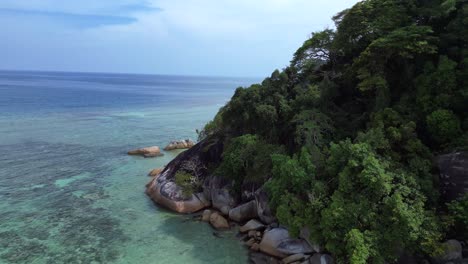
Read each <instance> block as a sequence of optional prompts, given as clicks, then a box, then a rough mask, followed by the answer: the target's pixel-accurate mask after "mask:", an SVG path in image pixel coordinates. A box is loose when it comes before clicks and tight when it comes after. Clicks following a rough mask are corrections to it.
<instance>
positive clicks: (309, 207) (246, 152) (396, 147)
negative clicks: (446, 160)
mask: <svg viewBox="0 0 468 264" xmlns="http://www.w3.org/2000/svg"><path fill="white" fill-rule="evenodd" d="M333 19H334V21H335V24H336V29H327V30H324V31H321V32H316V33H313V34H312V35H311V38H310V39H308V40H307V41H305V42H304V44H303V46H302V47H300V48H299V49H298V50H297V52H296V53H295V54H294V57H293V59H292V61H291V64H290V65H289V66H288V67H286V68H285V69H283V70H282V71H278V70H277V71H275V72H273V74H272V75H271V77H269V78H266V79H265V80H264V81H263V82H262V83H261V84H255V85H252V86H251V87H249V88H238V89H237V90H236V92H235V94H234V96H233V98H232V99H231V101H230V102H229V103H228V104H227V105H226V106H225V107H223V108H222V109H221V110H220V111H219V113H218V115H217V116H216V118H215V119H214V121H212V122H210V123H209V124H208V125H207V127H206V128H205V129H204V130H203V131H202V132H201V133H200V136H201V137H210V138H218V139H222V140H224V141H225V143H226V146H227V147H226V148H225V151H224V154H223V162H222V163H221V165H220V167H219V168H218V170H217V173H218V174H219V175H224V176H226V177H230V178H231V179H234V180H235V181H236V185H237V188H242V186H243V184H245V183H246V182H251V181H253V182H257V183H258V182H262V183H266V188H267V190H268V191H269V193H270V200H271V206H272V207H273V209H274V210H275V211H276V215H277V217H278V219H279V221H280V222H281V223H282V224H284V225H287V226H288V227H289V228H290V229H291V231H292V232H293V233H297V232H299V230H300V228H302V227H305V226H307V227H309V229H310V230H311V231H312V232H311V233H312V238H313V239H314V240H315V241H317V242H319V243H321V244H323V245H325V248H326V250H328V251H330V252H331V253H333V254H334V255H335V256H336V258H337V259H338V261H339V262H350V263H385V262H393V261H395V260H396V258H397V257H398V252H402V250H406V251H410V252H417V253H420V254H434V253H437V246H438V242H440V241H441V240H442V239H444V238H446V237H445V236H446V234H448V233H450V232H454V228H458V229H460V226H463V225H464V226H465V227H466V225H467V223H466V219H467V217H466V215H467V214H468V213H467V210H468V209H467V206H466V198H465V200H460V201H459V202H454V203H452V204H450V205H449V206H448V208H446V207H445V205H443V204H442V203H441V202H439V197H438V191H437V190H438V189H437V182H434V180H433V179H434V175H433V174H434V172H435V171H434V168H433V167H432V159H433V156H434V155H435V154H437V153H441V152H445V151H454V150H460V149H466V148H467V147H468V143H467V142H468V132H467V131H468V111H467V110H468V57H467V55H468V1H466V0H364V1H361V2H359V3H357V4H356V5H354V6H353V7H351V8H349V9H347V10H344V11H342V12H340V13H339V14H337V15H336V16H335V17H334V18H333ZM442 212H449V215H444V213H442ZM442 215H444V216H442ZM447 219H452V220H447ZM450 224H452V225H451V226H450ZM447 226H448V229H447V228H446V227H447ZM450 228H451V229H450ZM464 232H466V230H464ZM466 238H467V237H466V233H465V235H464V237H462V239H466Z"/></svg>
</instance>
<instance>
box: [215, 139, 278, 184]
mask: <svg viewBox="0 0 468 264" xmlns="http://www.w3.org/2000/svg"><path fill="white" fill-rule="evenodd" d="M281 152H282V149H281V147H279V146H275V145H272V144H268V143H266V142H265V141H264V140H262V139H261V138H260V137H259V136H257V135H250V134H247V135H243V136H240V137H237V138H234V139H232V140H231V142H230V143H229V144H228V146H227V147H226V149H225V150H224V153H223V161H222V162H221V164H220V166H219V167H218V169H217V170H216V172H215V173H216V174H218V175H221V176H224V177H227V178H229V179H232V180H234V185H235V189H236V190H237V191H239V190H240V188H241V186H242V184H244V183H263V182H265V181H266V180H267V179H268V178H269V175H270V170H271V168H272V161H271V159H270V155H272V154H274V153H281Z"/></svg>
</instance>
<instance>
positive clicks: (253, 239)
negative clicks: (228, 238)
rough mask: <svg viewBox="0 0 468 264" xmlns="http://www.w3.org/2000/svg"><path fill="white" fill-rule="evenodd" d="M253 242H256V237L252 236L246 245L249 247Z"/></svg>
mask: <svg viewBox="0 0 468 264" xmlns="http://www.w3.org/2000/svg"><path fill="white" fill-rule="evenodd" d="M253 244H255V238H251V239H249V240H247V242H245V245H246V246H248V247H251V246H252V245H253Z"/></svg>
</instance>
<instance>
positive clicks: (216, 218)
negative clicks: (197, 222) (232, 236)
mask: <svg viewBox="0 0 468 264" xmlns="http://www.w3.org/2000/svg"><path fill="white" fill-rule="evenodd" d="M210 224H211V225H212V226H213V227H214V228H215V229H218V230H225V229H229V228H230V226H229V222H228V221H227V220H226V218H224V217H223V216H222V215H220V214H219V213H218V212H214V213H212V214H211V215H210Z"/></svg>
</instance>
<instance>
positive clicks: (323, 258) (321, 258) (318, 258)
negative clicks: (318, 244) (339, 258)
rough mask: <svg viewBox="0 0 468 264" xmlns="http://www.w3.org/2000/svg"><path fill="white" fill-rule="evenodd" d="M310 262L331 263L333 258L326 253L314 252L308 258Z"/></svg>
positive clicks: (311, 263)
mask: <svg viewBox="0 0 468 264" xmlns="http://www.w3.org/2000/svg"><path fill="white" fill-rule="evenodd" d="M309 263H310V264H333V263H334V261H333V258H332V257H331V256H330V255H327V254H319V253H317V254H314V255H313V256H312V257H311V258H310V259H309Z"/></svg>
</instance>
